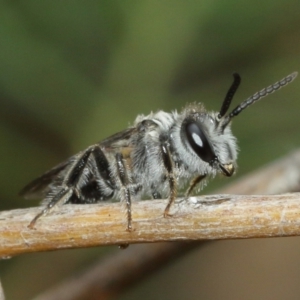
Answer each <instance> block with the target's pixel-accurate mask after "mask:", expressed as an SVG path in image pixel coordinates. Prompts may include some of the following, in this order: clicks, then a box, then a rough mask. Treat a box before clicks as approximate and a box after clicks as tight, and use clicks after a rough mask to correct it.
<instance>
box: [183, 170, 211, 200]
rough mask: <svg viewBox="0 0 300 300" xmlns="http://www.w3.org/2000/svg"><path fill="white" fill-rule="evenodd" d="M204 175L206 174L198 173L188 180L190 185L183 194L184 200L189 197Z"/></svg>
mask: <svg viewBox="0 0 300 300" xmlns="http://www.w3.org/2000/svg"><path fill="white" fill-rule="evenodd" d="M206 176H207V175H206V174H204V175H199V176H197V177H195V178H194V179H193V180H192V181H191V182H190V186H189V188H188V189H187V190H186V192H185V195H184V198H185V200H187V199H188V198H189V197H190V195H191V194H192V191H193V190H194V188H195V187H196V185H197V184H199V183H200V182H201V181H202V180H204V179H205V177H206Z"/></svg>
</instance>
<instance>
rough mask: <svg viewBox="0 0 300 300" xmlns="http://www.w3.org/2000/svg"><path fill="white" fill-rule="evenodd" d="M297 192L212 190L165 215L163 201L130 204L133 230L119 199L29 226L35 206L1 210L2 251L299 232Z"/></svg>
mask: <svg viewBox="0 0 300 300" xmlns="http://www.w3.org/2000/svg"><path fill="white" fill-rule="evenodd" d="M299 203H300V194H298V193H295V194H286V195H274V196H235V195H233V196H232V195H216V196H205V197H192V198H190V200H189V201H182V202H181V203H176V204H175V205H174V209H173V212H172V213H173V217H170V218H164V217H163V216H162V212H163V211H164V208H165V204H166V201H165V200H156V201H140V202H136V203H133V205H132V211H133V228H134V230H133V231H132V232H128V231H126V218H125V216H124V210H123V206H122V205H120V203H110V204H101V205H65V206H63V207H61V208H60V211H59V212H57V213H56V214H55V215H54V214H53V215H49V216H46V217H44V218H42V219H41V220H39V222H38V223H37V224H36V229H35V230H32V229H29V228H27V225H28V224H29V222H30V220H31V219H32V218H33V217H34V216H35V215H36V214H37V212H38V211H39V209H36V208H32V209H22V210H13V211H8V212H2V213H0V240H1V246H0V256H12V255H16V254H20V253H24V252H34V251H49V250H55V249H62V248H79V247H92V246H103V245H120V244H133V243H150V242H162V241H192V240H206V239H210V240H211V239H232V238H234V239H237V238H252V237H274V236H291V235H300V217H299V216H300V205H299Z"/></svg>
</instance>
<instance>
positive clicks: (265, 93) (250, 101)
mask: <svg viewBox="0 0 300 300" xmlns="http://www.w3.org/2000/svg"><path fill="white" fill-rule="evenodd" d="M297 75H298V72H294V73H292V74H290V75H288V76H286V77H284V78H283V79H281V80H280V81H277V82H275V83H274V84H272V85H270V86H268V87H266V88H264V89H262V90H261V91H259V92H257V93H255V94H254V95H252V96H251V97H249V98H248V99H246V100H244V101H243V102H242V103H241V104H240V105H238V106H237V107H236V108H235V109H234V110H233V111H232V112H231V113H230V114H229V115H227V116H226V119H225V120H224V122H223V124H222V127H223V129H224V128H225V127H226V126H227V125H228V124H229V122H230V121H231V119H232V118H233V117H236V116H237V115H238V114H240V113H241V112H242V111H243V110H244V109H246V108H247V107H248V106H249V105H251V104H253V103H255V102H257V101H258V100H260V99H262V98H264V97H266V96H268V95H270V94H272V93H274V92H275V91H277V90H279V89H281V88H282V87H284V86H286V85H287V84H289V83H291V82H292V81H293V80H294V79H295V78H296V77H297ZM223 106H224V104H223ZM223 106H222V107H223Z"/></svg>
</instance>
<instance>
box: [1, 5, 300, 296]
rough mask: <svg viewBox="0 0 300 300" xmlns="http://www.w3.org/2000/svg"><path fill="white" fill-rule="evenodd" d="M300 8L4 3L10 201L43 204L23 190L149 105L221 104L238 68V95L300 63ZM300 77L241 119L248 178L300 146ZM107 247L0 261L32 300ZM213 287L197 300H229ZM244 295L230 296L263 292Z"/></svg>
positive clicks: (4, 186)
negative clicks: (25, 197) (29, 198)
mask: <svg viewBox="0 0 300 300" xmlns="http://www.w3.org/2000/svg"><path fill="white" fill-rule="evenodd" d="M299 11H300V2H299V1H296V0H294V1H271V0H265V1H258V0H253V1H238V2H237V1H231V0H229V1H208V0H202V1H195V0H194V1H177V0H176V1H172V2H169V1H157V0H154V1H153V0H145V1H91V0H88V1H79V0H73V1H58V0H52V1H49V0H44V1H37V0H27V1H9V0H8V1H3V2H1V4H0V105H1V106H0V143H1V147H0V157H1V159H0V166H1V172H0V183H1V190H0V200H1V201H0V208H1V209H2V210H3V209H12V208H17V207H25V206H31V205H35V204H37V202H26V201H24V200H23V199H19V198H18V196H17V193H18V191H19V190H20V188H22V186H23V185H24V184H26V183H27V182H28V181H30V180H31V179H33V178H34V177H36V176H37V175H39V174H40V173H42V172H44V171H45V170H47V169H48V168H50V167H52V166H53V165H55V164H56V163H59V162H60V161H61V160H63V159H64V158H66V157H68V156H69V155H71V154H74V153H75V152H77V151H79V150H80V149H83V148H85V147H87V146H88V145H90V144H92V143H94V142H97V141H99V140H101V139H103V138H105V137H107V136H108V135H110V134H113V133H115V132H116V131H119V130H122V129H124V128H125V127H126V126H128V124H130V123H132V122H133V120H134V118H135V116H136V115H137V114H139V113H144V114H147V113H149V112H150V111H151V110H154V111H155V110H158V109H164V110H173V109H181V107H182V106H184V105H185V103H187V102H192V101H200V102H203V103H204V104H205V105H206V107H207V108H208V109H214V110H218V109H219V107H220V103H221V101H222V100H223V97H224V96H225V93H226V91H227V88H228V87H229V85H230V84H231V81H232V77H231V74H232V73H233V72H234V71H238V72H239V73H240V74H241V76H242V79H243V83H242V86H241V88H240V91H239V92H238V93H237V95H236V98H235V100H234V101H235V103H238V102H240V101H241V100H243V99H245V98H246V97H248V96H250V95H251V94H253V93H254V92H256V91H257V90H259V89H261V88H263V87H265V86H267V85H269V84H271V83H273V82H275V81H277V80H279V79H281V78H282V77H284V76H285V75H287V74H289V73H291V72H292V71H295V70H298V71H300V54H299V53H300V15H299ZM299 80H300V79H298V80H296V81H295V83H293V84H292V85H290V86H289V87H288V88H285V89H283V90H282V91H280V92H278V93H276V94H274V95H272V96H269V98H267V99H265V100H263V101H262V102H261V103H259V104H256V105H255V106H253V107H251V108H249V110H247V111H246V112H243V114H242V115H241V116H239V117H238V118H236V120H234V124H233V131H234V132H235V134H236V135H237V137H238V139H239V144H240V148H241V150H242V151H241V154H240V159H239V165H240V169H239V174H244V173H246V172H247V171H249V170H251V169H254V168H255V167H258V166H260V165H262V164H263V163H266V162H267V161H271V160H273V159H275V158H276V157H278V156H280V155H283V154H285V153H286V152H288V151H290V150H292V149H293V148H295V147H297V146H299V145H300V136H299V133H298V131H299V128H298V127H299V116H298V115H299V111H300V99H299V94H300V88H299V86H300V81H299ZM225 182H227V181H226V180H225V179H224V181H223V183H225ZM0 242H1V241H0ZM298 246H299V243H298ZM104 250H106V249H101V250H100V249H89V250H76V251H62V252H56V253H50V254H49V253H47V254H30V255H24V256H21V257H17V258H13V259H11V260H9V261H0V276H1V277H2V280H3V286H4V289H5V291H6V294H7V298H8V300H9V299H18V300H23V299H29V298H31V297H32V296H33V295H35V294H36V293H37V292H38V291H41V290H43V289H45V288H46V287H49V286H51V285H52V284H54V283H55V282H58V281H59V280H61V278H63V277H64V276H67V274H71V273H72V272H74V271H75V270H78V269H79V268H80V266H81V265H83V264H85V263H87V262H88V261H91V260H92V259H93V258H95V257H97V256H98V255H99V254H100V252H102V251H104ZM298 264H299V259H298ZM182 268H184V267H182ZM185 272H187V271H185ZM188 272H190V275H191V276H192V274H193V270H189V271H188ZM25 274H26V275H25ZM297 274H298V275H299V274H300V270H298V273H297ZM298 277H299V276H298ZM170 279H171V278H170ZM211 280H212V281H213V280H214V279H211ZM168 284H169V288H168V289H166V290H165V288H163V290H164V291H161V292H160V293H163V294H159V295H163V297H161V298H160V299H182V297H183V296H182V295H183V294H184V291H185V286H184V284H183V285H182V287H181V289H182V294H181V296H180V297H181V298H176V295H172V290H173V288H174V287H173V286H172V280H170V281H169V283H168ZM216 286H217V283H216ZM160 288H162V286H160ZM189 289H190V288H189ZM203 289H204V287H203ZM203 289H201V291H199V293H196V294H195V291H193V293H192V292H191V294H190V296H189V294H188V290H187V291H186V293H187V294H186V295H187V297H186V298H187V299H200V298H201V297H200V295H202V298H203V297H204V298H203V299H212V298H214V299H221V298H220V297H219V298H216V297H217V296H216V295H218V294H209V291H206V293H204V292H203ZM211 292H212V291H211ZM256 292H257V291H256ZM147 293H148V292H147ZM158 293H159V291H158ZM220 293H221V292H220ZM141 294H142V292H141V293H140V294H139V293H138V292H137V294H136V297H137V299H140V297H141V296H140V295H141ZM221 294H222V293H221ZM221 294H220V295H221ZM155 295H156V296H154V294H153V295H149V296H143V299H153V298H157V297H159V296H157V295H158V294H155ZM178 295H179V294H178ZM205 295H206V296H205ZM212 295H215V297H214V296H212ZM235 295H237V296H235ZM241 295H242V294H239V293H238V292H237V293H236V294H230V293H229V295H228V298H226V297H225V296H224V294H222V299H253V298H257V297H256V296H254V295H255V294H254V293H253V294H250V296H251V297H250V298H249V297H248V298H245V297H244V296H241ZM277 295H279V294H278V293H277ZM240 296H241V297H240ZM132 297H134V294H132V295H131V298H130V299H133V298H132ZM147 297H148V298H147ZM174 297H175V298H174ZM235 297H236V298H235ZM258 298H259V297H258ZM263 298H264V299H266V298H265V297H263ZM128 299H129V298H128ZM157 299H158V298H157ZM270 299H271V298H270ZM272 299H276V298H274V297H272ZM278 299H291V298H286V297H284V296H282V297H279V298H278Z"/></svg>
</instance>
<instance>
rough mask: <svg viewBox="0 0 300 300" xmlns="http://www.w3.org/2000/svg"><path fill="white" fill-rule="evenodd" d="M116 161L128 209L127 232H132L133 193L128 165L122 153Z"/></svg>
mask: <svg viewBox="0 0 300 300" xmlns="http://www.w3.org/2000/svg"><path fill="white" fill-rule="evenodd" d="M116 161H117V170H118V175H119V178H120V181H121V184H122V187H121V189H122V190H123V195H122V198H123V199H122V200H123V201H125V203H126V208H127V230H128V231H132V225H131V221H132V217H131V193H130V188H129V184H130V182H129V178H128V174H127V169H126V165H125V163H124V161H123V155H122V154H121V153H117V154H116Z"/></svg>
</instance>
